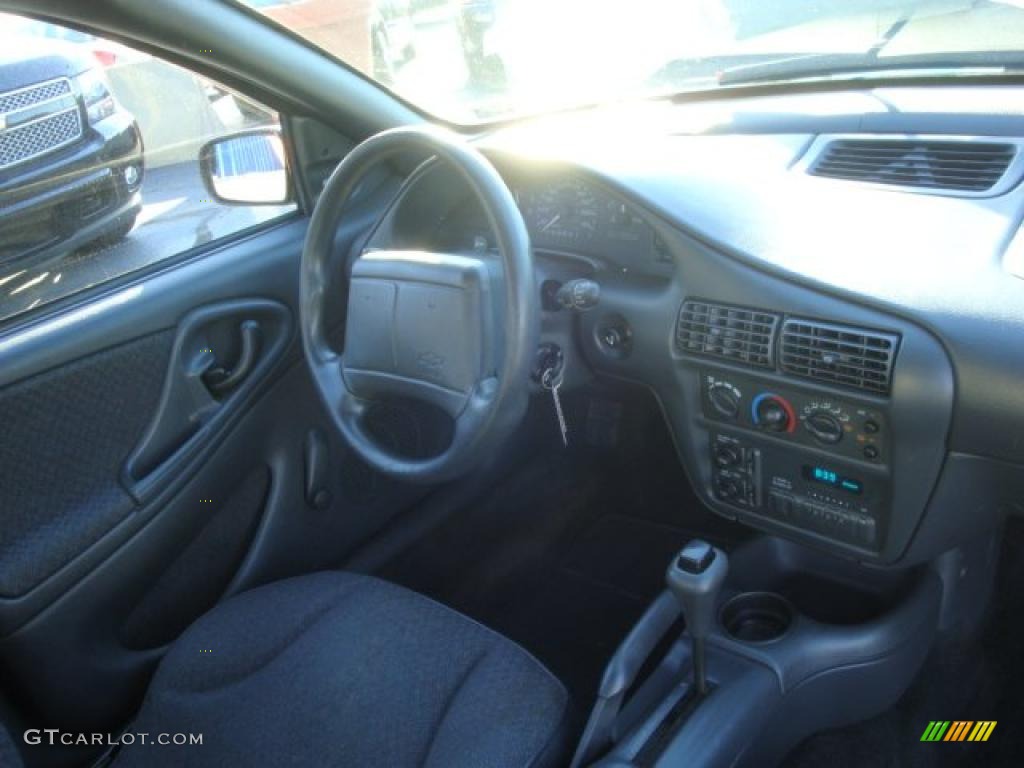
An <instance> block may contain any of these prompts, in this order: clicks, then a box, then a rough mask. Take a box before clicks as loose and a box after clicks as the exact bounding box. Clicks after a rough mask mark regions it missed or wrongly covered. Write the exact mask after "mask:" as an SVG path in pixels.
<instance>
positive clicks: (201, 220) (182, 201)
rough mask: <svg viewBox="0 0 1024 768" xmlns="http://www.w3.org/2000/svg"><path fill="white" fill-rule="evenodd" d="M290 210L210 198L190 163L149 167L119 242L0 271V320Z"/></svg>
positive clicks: (281, 207)
mask: <svg viewBox="0 0 1024 768" xmlns="http://www.w3.org/2000/svg"><path fill="white" fill-rule="evenodd" d="M292 209H293V206H226V205H219V204H217V203H214V202H211V201H210V200H209V196H208V194H207V192H206V189H205V187H204V186H203V183H202V180H201V179H200V177H199V167H198V164H197V163H195V162H190V163H181V164H178V165H169V166H165V167H162V168H153V169H150V170H148V171H147V172H146V176H145V179H144V181H143V185H142V211H141V213H140V214H139V218H138V220H137V222H136V225H135V228H134V229H133V230H132V231H131V232H130V233H129V234H128V236H127V237H126V238H125V239H124V240H123V241H121V242H120V243H118V244H116V245H114V246H112V247H108V248H95V247H93V248H83V249H81V250H79V251H77V252H75V253H72V254H68V255H67V256H66V257H64V258H63V259H61V260H59V261H56V262H54V261H49V262H47V263H44V264H43V265H41V266H40V267H31V266H24V265H17V264H15V265H12V266H11V267H9V268H6V269H4V270H3V271H0V319H2V318H6V317H10V316H12V315H15V314H18V313H19V312H23V311H25V310H27V309H31V308H33V307H35V306H38V305H40V304H45V303H47V302H49V301H53V300H54V299H57V298H61V297H63V296H66V295H68V294H72V293H77V292H78V291H80V290H82V289H84V288H88V287H89V286H92V285H96V284H98V283H102V282H105V281H107V280H111V279H113V278H115V277H120V276H121V275H124V274H126V273H129V272H134V271H136V270H138V269H142V268H143V267H147V266H149V265H151V264H154V263H156V262H159V261H162V260H164V259H167V258H169V257H171V256H175V255H177V254H180V253H182V252H184V251H187V250H189V249H190V248H194V247H197V246H201V245H203V244H204V243H207V242H210V241H211V240H215V239H217V238H219V237H223V236H225V235H228V234H231V233H232V232H237V231H239V230H242V229H245V228H247V227H251V226H253V225H255V224H259V223H260V222H263V221H267V220H269V219H272V218H274V217H276V216H279V215H281V214H283V213H285V212H287V211H290V210H292Z"/></svg>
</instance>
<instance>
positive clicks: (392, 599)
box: [115, 572, 568, 768]
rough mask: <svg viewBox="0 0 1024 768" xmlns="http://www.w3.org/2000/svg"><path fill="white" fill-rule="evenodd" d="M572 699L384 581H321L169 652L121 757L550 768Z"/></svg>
mask: <svg viewBox="0 0 1024 768" xmlns="http://www.w3.org/2000/svg"><path fill="white" fill-rule="evenodd" d="M567 700H568V696H567V694H566V691H565V689H564V687H563V686H562V685H561V684H560V683H559V682H558V681H557V680H556V679H555V678H554V677H553V676H552V675H551V673H550V672H548V671H547V670H546V669H545V668H544V667H543V666H542V665H541V664H540V663H539V662H538V661H537V660H536V659H534V658H533V657H532V656H530V655H529V654H528V653H527V652H526V651H524V650H523V649H521V648H520V647H519V646H517V645H515V644H514V643H512V642H511V641H510V640H508V639H506V638H504V637H502V636H500V635H498V634H497V633H495V632H493V631H491V630H490V629H487V628H486V627H484V626H482V625H480V624H478V623H476V622H474V621H472V620H471V619H469V618H467V617H465V616H462V615H461V614H459V613H457V612H455V611H453V610H451V609H449V608H447V607H445V606H443V605H441V604H439V603H436V602H434V601H432V600H430V599H428V598H426V597H423V596H421V595H418V594H416V593H414V592H411V591H409V590H406V589H404V588H402V587H398V586H395V585H392V584H389V583H386V582H383V581H380V580H378V579H375V578H372V577H368V576H361V575H356V574H350V573H340V572H331V573H318V574H313V575H309V576H302V577H298V578H294V579H289V580H286V581H281V582H277V583H274V584H270V585H267V586H264V587H260V588H258V589H254V590H252V591H250V592H246V593H243V594H241V595H238V596H237V597H234V598H231V599H229V600H227V601H225V602H224V603H222V604H220V605H219V606H217V607H216V608H214V609H213V610H212V611H210V612H209V613H208V614H206V615H205V616H203V617H202V618H201V619H199V620H198V621H197V622H196V623H195V624H194V625H193V626H192V627H190V628H189V629H188V631H186V632H185V633H184V634H183V635H182V636H181V638H180V639H179V640H177V641H176V642H175V643H174V645H173V646H172V647H171V649H170V650H169V652H168V653H167V655H166V657H165V658H164V659H163V661H162V662H161V664H160V666H159V668H158V669H157V672H156V674H155V676H154V678H153V681H152V684H151V685H150V688H149V691H148V693H147V695H146V698H145V701H144V703H143V705H142V708H141V710H140V712H139V715H138V717H137V719H136V721H135V722H134V723H133V725H132V726H131V727H130V729H129V731H130V732H131V733H148V734H150V739H153V738H156V735H157V734H177V733H185V734H202V744H201V745H197V744H184V745H153V744H140V743H135V744H132V745H127V746H124V747H122V749H121V751H120V752H119V754H118V756H117V759H116V760H115V766H116V768H130V767H131V766H146V767H147V768H149V767H154V768H159V767H160V766H182V765H188V766H218V768H220V767H221V766H245V767H246V768H249V767H252V766H275V767H276V766H303V768H316V767H317V766H359V767H360V768H363V767H372V766H381V767H384V766H387V768H401V767H402V766H424V768H435V767H436V768H442V767H443V768H461V767H462V766H467V767H468V766H473V768H481V767H484V766H492V767H493V768H504V767H505V766H508V767H510V768H512V767H515V768H521V767H525V766H529V767H530V768H546V767H547V766H552V765H556V764H558V763H559V762H560V761H564V759H565V756H566V747H567V745H566V744H565V743H564V735H565V730H566V729H565V721H566V717H567Z"/></svg>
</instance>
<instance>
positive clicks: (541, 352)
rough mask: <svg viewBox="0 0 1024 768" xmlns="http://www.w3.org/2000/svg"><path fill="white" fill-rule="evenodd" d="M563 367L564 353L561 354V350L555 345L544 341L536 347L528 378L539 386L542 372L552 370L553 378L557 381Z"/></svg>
mask: <svg viewBox="0 0 1024 768" xmlns="http://www.w3.org/2000/svg"><path fill="white" fill-rule="evenodd" d="M564 366H565V353H564V352H562V348H561V347H560V346H558V345H557V344H552V343H551V342H549V341H546V342H544V343H543V344H541V345H540V346H539V347H537V355H536V357H535V358H534V360H533V370H532V371H531V372H530V378H531V379H533V380H534V382H535V383H537V384H540V380H541V376H543V375H544V372H545V371H547V370H554V374H553V376H554V378H556V379H557V378H558V375H559V374H560V373H561V372H562V368H563V367H564Z"/></svg>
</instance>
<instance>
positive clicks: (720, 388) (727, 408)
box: [708, 383, 740, 419]
mask: <svg viewBox="0 0 1024 768" xmlns="http://www.w3.org/2000/svg"><path fill="white" fill-rule="evenodd" d="M708 400H710V401H711V407H712V408H714V409H715V410H716V411H718V413H719V414H720V415H722V416H724V417H725V418H727V419H735V418H736V417H737V416H739V413H740V399H739V397H738V396H737V395H736V390H734V389H733V388H732V387H731V386H729V385H728V384H724V383H719V384H715V385H713V386H712V387H711V389H709V390H708Z"/></svg>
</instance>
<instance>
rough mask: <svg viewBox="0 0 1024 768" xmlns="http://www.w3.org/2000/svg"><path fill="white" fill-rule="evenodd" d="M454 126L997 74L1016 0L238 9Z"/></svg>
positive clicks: (607, 0) (351, 4) (704, 0)
mask: <svg viewBox="0 0 1024 768" xmlns="http://www.w3.org/2000/svg"><path fill="white" fill-rule="evenodd" d="M241 1H242V2H243V3H245V4H247V5H249V6H250V7H251V8H254V9H256V10H257V11H259V12H260V13H263V14H265V15H266V16H268V17H270V18H271V19H273V20H274V21H276V22H277V23H279V24H281V25H283V26H285V27H287V28H288V29H290V30H292V31H293V32H295V33H297V34H299V35H301V36H302V37H304V38H306V39H307V40H309V41H310V42H311V43H313V44H315V45H317V46H319V47H321V48H323V49H324V50H325V51H327V52H328V53H330V54H332V55H334V56H336V57H337V58H339V59H341V60H343V61H345V62H346V63H347V64H349V65H351V66H353V67H355V68H356V69H359V70H361V71H362V72H364V73H366V74H367V75H369V76H370V77H372V78H374V79H375V80H377V81H378V82H380V83H381V84H383V85H385V86H386V87H388V88H390V89H392V90H393V91H394V92H395V93H397V94H399V95H400V96H402V97H403V98H405V99H407V100H408V101H410V102H412V103H413V104H415V105H417V106H418V107H420V108H421V109H423V110H425V111H427V112H431V113H434V114H436V115H438V116H439V117H441V118H443V119H446V120H449V121H452V122H457V123H478V122H483V121H487V120H491V119H495V118H502V117H511V116H515V115H520V114H527V113H535V112H543V111H548V110H554V109H563V108H568V107H573V106H578V105H586V104H595V103H605V102H610V101H619V100H625V99H635V98H642V97H647V96H653V95H663V94H668V93H674V92H678V91H686V90H694V89H698V88H708V87H712V88H713V87H720V86H722V85H727V84H735V83H741V82H760V81H780V80H781V81H785V80H792V79H798V78H807V77H822V76H851V75H853V76H856V75H858V74H862V73H864V72H873V73H874V75H876V76H886V74H885V73H891V76H892V77H898V76H899V75H900V74H901V72H902V73H903V74H905V73H907V72H917V73H920V72H922V71H927V72H928V73H929V74H951V75H953V74H957V73H963V72H968V71H971V72H978V71H979V70H983V71H985V72H989V71H994V72H1000V71H1005V70H1006V69H1007V68H1019V67H1020V66H1021V62H1022V60H1024V0H835V1H834V2H829V1H828V0H241Z"/></svg>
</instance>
